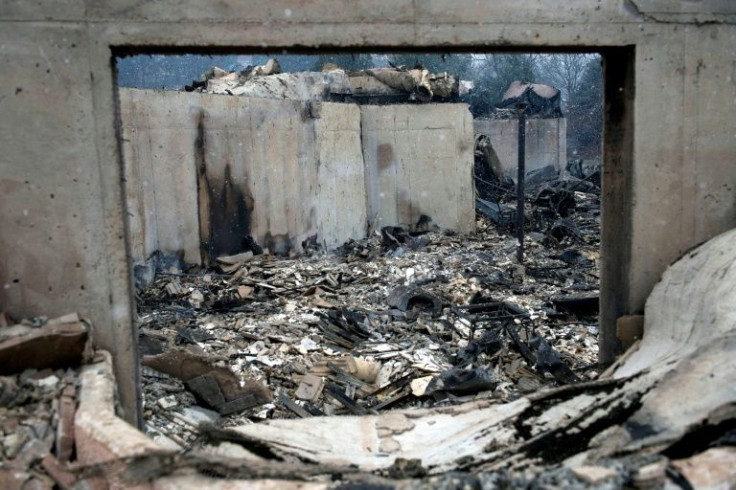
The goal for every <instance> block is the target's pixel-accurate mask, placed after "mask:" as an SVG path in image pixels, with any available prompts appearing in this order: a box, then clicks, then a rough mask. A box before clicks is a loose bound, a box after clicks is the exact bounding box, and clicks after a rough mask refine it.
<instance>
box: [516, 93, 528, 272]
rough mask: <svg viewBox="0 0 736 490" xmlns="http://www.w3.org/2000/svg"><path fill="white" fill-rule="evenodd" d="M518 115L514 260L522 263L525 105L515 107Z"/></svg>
mask: <svg viewBox="0 0 736 490" xmlns="http://www.w3.org/2000/svg"><path fill="white" fill-rule="evenodd" d="M516 109H517V111H518V113H519V165H518V173H517V175H516V236H517V238H518V239H519V249H518V250H517V252H516V260H517V261H518V262H519V263H520V264H522V263H523V262H524V177H525V176H526V162H525V159H526V105H525V104H519V105H518V106H517V107H516Z"/></svg>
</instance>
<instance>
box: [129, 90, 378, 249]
mask: <svg viewBox="0 0 736 490" xmlns="http://www.w3.org/2000/svg"><path fill="white" fill-rule="evenodd" d="M120 108H121V120H122V128H123V131H122V133H123V157H124V163H125V174H126V179H125V182H126V192H127V193H128V203H129V209H130V211H129V219H130V230H129V233H130V242H131V257H132V259H133V261H134V262H135V263H140V262H143V261H144V260H145V258H146V257H148V256H149V255H150V254H151V253H152V252H153V251H154V250H161V251H163V252H165V253H173V252H176V251H179V250H182V251H184V253H185V260H186V261H187V262H189V263H212V261H214V259H215V258H217V257H218V256H220V255H228V254H235V253H239V252H242V251H243V242H244V238H245V237H246V236H252V237H253V238H254V239H255V240H256V242H257V243H259V244H260V245H261V246H263V247H266V248H268V249H269V250H270V251H271V252H273V253H278V254H280V255H288V254H290V253H292V252H300V251H301V250H302V242H303V241H304V240H306V239H307V238H308V237H311V236H315V235H316V237H317V241H318V242H319V243H320V244H322V245H324V246H325V247H327V248H334V247H336V246H338V245H340V244H342V243H343V242H345V241H346V240H347V239H349V238H362V237H363V236H364V235H365V223H366V211H365V198H364V195H363V192H364V188H365V184H364V172H363V158H362V155H361V151H360V111H359V109H358V107H357V106H356V105H351V104H335V103H312V104H307V103H304V102H299V101H291V100H271V99H257V98H249V97H231V96H223V95H212V94H200V93H186V92H173V91H153V90H136V89H120Z"/></svg>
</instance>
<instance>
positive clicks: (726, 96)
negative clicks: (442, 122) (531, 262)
mask: <svg viewBox="0 0 736 490" xmlns="http://www.w3.org/2000/svg"><path fill="white" fill-rule="evenodd" d="M734 39H736V4H735V3H734V2H727V1H722V0H702V1H699V2H692V1H689V0H626V1H624V0H602V1H599V0H571V1H569V2H564V3H563V4H561V3H560V2H558V1H556V0H534V1H532V0H521V1H519V0H514V1H511V0H499V1H494V2H478V1H476V0H457V1H455V2H446V1H444V0H425V1H422V2H415V1H410V0H398V1H397V0H376V1H360V2H349V3H348V2H344V1H342V0H314V1H312V2H301V1H296V0H274V1H270V2H261V3H253V2H250V3H247V4H246V3H243V2H238V1H234V0H225V1H222V2H219V3H217V4H216V5H215V6H212V5H210V4H205V3H202V2H197V1H194V0H184V1H173V0H162V1H159V2H141V1H138V0H110V1H107V2H98V1H93V0H61V1H53V2H52V1H50V0H38V1H33V2H29V1H21V0H0V66H2V67H3V68H2V69H1V70H0V82H2V83H0V148H2V152H0V191H1V192H0V304H1V305H2V308H3V309H4V310H6V311H7V312H8V313H10V314H11V315H13V316H14V317H18V318H20V317H24V316H32V315H40V314H45V315H48V316H50V317H51V316H58V315H61V314H64V313H66V312H68V311H70V310H76V311H78V312H79V313H80V314H81V315H82V316H85V317H87V318H90V319H91V320H92V322H93V323H94V325H95V332H94V336H95V340H96V342H97V343H98V345H100V346H103V347H106V348H108V349H110V350H112V351H113V352H114V362H115V368H116V372H117V373H118V379H119V380H120V381H119V383H120V385H119V387H120V390H121V400H122V402H123V405H124V406H125V407H126V409H127V411H126V416H127V418H128V419H129V420H135V418H136V415H135V407H136V397H137V391H136V387H137V384H138V378H137V363H136V342H135V339H136V336H135V331H134V329H133V328H132V308H131V305H132V295H131V279H130V278H131V274H130V262H129V260H128V252H127V248H126V242H127V238H126V236H127V234H128V230H127V226H128V225H127V223H128V219H127V216H126V214H125V209H126V206H125V202H124V192H123V189H124V185H123V183H122V180H123V177H124V175H123V166H122V164H121V161H122V160H121V158H120V155H121V151H120V144H119V142H118V121H119V118H118V116H117V97H116V90H115V84H114V72H113V67H112V64H111V59H112V56H113V55H114V54H115V53H119V52H120V50H127V51H128V52H129V51H136V50H143V51H151V50H153V51H155V50H156V49H167V50H169V51H170V50H172V49H173V50H176V49H178V50H181V51H184V52H186V51H188V50H191V49H192V48H195V49H198V50H200V51H202V50H207V49H214V50H217V49H219V50H233V49H238V50H239V51H242V52H246V51H248V50H249V49H260V48H264V47H268V48H272V49H274V50H281V49H288V48H290V47H294V46H298V47H301V48H313V49H319V48H325V49H327V48H330V49H333V50H334V49H336V48H346V49H352V50H360V49H365V50H368V51H373V50H375V48H376V47H380V48H381V49H387V50H398V49H402V48H414V49H421V50H425V51H426V50H432V49H437V50H439V51H442V52H446V51H452V50H453V49H472V50H474V51H494V50H498V51H508V50H530V51H535V50H541V51H544V50H561V49H567V50H569V49H581V50H589V49H594V50H599V51H601V52H602V54H603V58H604V76H605V80H606V87H607V88H606V93H607V95H608V97H609V100H610V101H613V102H612V103H611V104H607V105H606V108H607V113H606V115H605V117H606V119H607V121H608V123H610V121H611V120H617V121H620V120H621V118H624V119H625V124H624V123H620V124H616V125H613V126H612V125H611V124H608V125H607V128H608V129H607V131H606V134H605V135H604V161H603V187H604V197H603V227H604V233H603V238H602V245H601V247H602V261H603V264H602V265H603V267H602V272H601V282H602V285H601V287H602V291H603V293H602V294H603V296H604V298H603V300H602V304H601V308H602V311H601V319H602V324H601V329H602V331H604V332H605V331H608V330H610V329H614V331H615V319H616V317H617V316H620V315H621V314H624V313H636V312H638V311H641V310H642V308H643V305H644V301H645V300H646V298H647V296H648V294H649V292H650V291H651V290H652V287H653V285H654V284H655V282H657V281H658V280H659V277H660V275H661V273H662V271H663V270H664V269H665V268H666V267H667V265H668V264H669V263H671V262H672V261H673V260H675V259H676V258H677V257H678V256H679V255H680V254H681V253H682V252H683V251H685V250H687V249H688V248H690V247H691V246H693V245H694V244H697V243H700V242H702V241H704V240H707V239H708V238H710V237H712V236H714V235H716V234H718V233H719V232H721V231H724V230H726V229H729V228H732V227H734V226H736V201H735V200H734V199H733V195H734V190H736V166H735V165H734V161H736V136H735V135H736V118H734V117H733V114H734V113H736V75H735V74H734V73H733V67H734V62H735V60H736V53H734ZM617 74H619V75H620V76H618V75H617ZM612 128H613V129H612ZM612 145H617V146H618V148H619V151H615V150H616V148H613V147H612ZM606 229H610V230H611V231H610V232H608V233H607V232H606ZM606 296H608V299H606Z"/></svg>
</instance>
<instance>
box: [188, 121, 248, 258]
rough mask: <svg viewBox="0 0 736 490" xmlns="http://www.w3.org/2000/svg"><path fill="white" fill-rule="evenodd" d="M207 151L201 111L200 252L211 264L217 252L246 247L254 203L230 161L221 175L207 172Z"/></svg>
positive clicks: (197, 148)
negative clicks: (233, 171)
mask: <svg viewBox="0 0 736 490" xmlns="http://www.w3.org/2000/svg"><path fill="white" fill-rule="evenodd" d="M206 155H207V135H206V130H205V113H204V111H200V112H199V114H198V116H197V136H196V138H195V141H194V161H195V165H196V166H197V195H198V206H199V238H200V252H201V255H202V263H203V264H207V265H212V264H213V263H214V261H215V259H216V258H217V257H218V256H221V255H231V254H236V253H240V252H242V251H244V247H245V243H246V237H248V236H250V233H251V216H252V214H253V209H254V207H255V203H254V201H253V197H252V196H251V194H250V192H249V190H248V189H247V187H246V185H245V182H243V184H242V185H240V183H238V182H236V181H235V179H233V175H232V168H231V165H230V162H226V164H225V169H224V175H223V177H222V178H221V179H217V178H213V177H212V176H211V172H208V166H207V160H206ZM244 168H247V165H246V166H244ZM244 180H245V179H244Z"/></svg>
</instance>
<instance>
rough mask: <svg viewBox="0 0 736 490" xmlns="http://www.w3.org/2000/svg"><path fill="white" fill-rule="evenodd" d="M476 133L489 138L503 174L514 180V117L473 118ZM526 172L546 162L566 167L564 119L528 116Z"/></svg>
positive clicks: (516, 150) (516, 146)
mask: <svg viewBox="0 0 736 490" xmlns="http://www.w3.org/2000/svg"><path fill="white" fill-rule="evenodd" d="M473 130H474V131H475V133H476V134H485V135H486V136H488V137H489V138H490V139H491V144H492V145H493V149H494V150H495V152H496V155H497V156H498V159H499V161H500V162H501V168H502V169H503V171H504V173H505V174H506V175H508V176H509V177H511V178H512V179H513V180H514V181H516V167H517V165H518V163H519V121H518V120H516V119H494V120H492V119H476V120H474V121H473ZM525 158H526V160H525V166H526V170H527V173H528V172H531V171H533V170H537V169H540V168H543V167H546V166H548V165H552V166H553V167H554V168H555V169H557V170H561V169H563V168H565V165H566V163H567V119H565V118H556V119H527V121H526V154H525Z"/></svg>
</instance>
